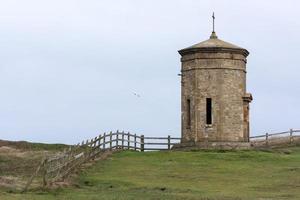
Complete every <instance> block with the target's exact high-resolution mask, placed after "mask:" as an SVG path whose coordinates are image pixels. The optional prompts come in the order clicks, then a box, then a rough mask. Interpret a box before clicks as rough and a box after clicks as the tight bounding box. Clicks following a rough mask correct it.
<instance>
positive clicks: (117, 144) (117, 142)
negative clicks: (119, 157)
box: [116, 130, 119, 149]
mask: <svg viewBox="0 0 300 200" xmlns="http://www.w3.org/2000/svg"><path fill="white" fill-rule="evenodd" d="M116 148H117V149H118V148H119V131H118V130H117V137H116Z"/></svg>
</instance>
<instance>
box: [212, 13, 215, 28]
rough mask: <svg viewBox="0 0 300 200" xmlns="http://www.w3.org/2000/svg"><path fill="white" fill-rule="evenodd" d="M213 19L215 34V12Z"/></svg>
mask: <svg viewBox="0 0 300 200" xmlns="http://www.w3.org/2000/svg"><path fill="white" fill-rule="evenodd" d="M212 18H213V31H212V32H215V12H213V15H212Z"/></svg>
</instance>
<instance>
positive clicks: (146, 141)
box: [23, 129, 300, 191]
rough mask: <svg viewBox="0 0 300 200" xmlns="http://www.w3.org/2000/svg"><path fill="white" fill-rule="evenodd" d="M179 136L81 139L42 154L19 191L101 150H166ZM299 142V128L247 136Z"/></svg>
mask: <svg viewBox="0 0 300 200" xmlns="http://www.w3.org/2000/svg"><path fill="white" fill-rule="evenodd" d="M180 140H181V138H178V137H171V136H170V135H168V136H167V137H145V136H144V135H136V134H131V133H129V132H127V133H125V132H124V131H123V132H119V131H116V132H109V133H104V134H101V135H99V136H97V137H95V138H92V139H90V140H86V141H82V142H81V143H78V144H77V145H73V146H70V147H69V148H68V149H65V150H64V151H63V152H60V153H58V154H56V155H54V156H51V157H46V158H44V159H43V160H42V162H41V163H40V165H39V166H38V167H37V169H36V171H35V173H33V175H32V177H31V178H30V179H29V181H28V182H27V184H26V185H25V188H24V189H23V191H26V190H27V189H28V187H29V186H30V184H31V183H32V181H33V179H34V178H35V177H36V176H37V175H38V174H39V173H42V178H43V185H44V186H46V185H49V184H52V183H54V182H56V181H59V180H63V179H65V178H66V177H68V176H69V174H70V173H71V172H72V171H73V170H74V169H76V168H77V167H78V166H80V165H81V164H83V163H85V162H87V161H89V160H91V159H94V158H95V156H97V155H98V154H101V153H103V152H105V151H113V150H124V149H131V150H135V151H141V152H143V151H154V150H170V149H171V148H172V146H173V145H175V144H178V143H179V142H180ZM295 141H297V142H298V141H299V143H300V130H293V129H290V130H289V131H285V132H279V133H272V134H269V133H266V134H264V135H257V136H251V137H250V143H251V145H252V146H271V145H273V144H276V143H289V144H292V143H294V142H295Z"/></svg>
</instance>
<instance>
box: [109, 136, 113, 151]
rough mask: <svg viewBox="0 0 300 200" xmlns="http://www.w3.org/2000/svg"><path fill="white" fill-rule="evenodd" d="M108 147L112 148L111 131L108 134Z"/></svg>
mask: <svg viewBox="0 0 300 200" xmlns="http://www.w3.org/2000/svg"><path fill="white" fill-rule="evenodd" d="M109 149H110V150H111V149H112V132H110V135H109Z"/></svg>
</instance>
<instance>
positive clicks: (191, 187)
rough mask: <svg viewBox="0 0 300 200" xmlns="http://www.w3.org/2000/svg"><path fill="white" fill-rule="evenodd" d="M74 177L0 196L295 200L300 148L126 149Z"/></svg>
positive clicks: (298, 187)
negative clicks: (64, 184)
mask: <svg viewBox="0 0 300 200" xmlns="http://www.w3.org/2000/svg"><path fill="white" fill-rule="evenodd" d="M1 162H2V160H1V157H0V165H1ZM3 174H5V172H3V171H2V172H1V175H3ZM73 179H74V180H73V181H72V185H70V186H68V187H64V188H57V189H47V190H41V189H38V190H33V191H29V192H28V193H26V194H19V193H15V192H11V190H8V189H7V188H2V189H0V199H1V200H6V199H7V200H15V199H22V200H23V199H28V200H29V199H30V200H32V199H33V200H34V199H43V200H44V199H45V200H48V199H68V200H69V199H75V200H76V199H78V200H79V199H80V200H81V199H84V200H92V199H93V200H94V199H205V200H208V199H216V200H221V199H222V200H223V199H228V200H229V199H230V200H232V199H243V200H244V199H246V200H248V199H249V200H250V199H251V200H252V199H262V200H263V199H295V200H296V199H300V147H291V148H288V149H277V150H272V151H224V152H222V151H194V152H193V151H192V152H144V153H141V152H132V151H124V152H119V153H115V154H113V155H112V156H111V157H109V158H108V159H107V160H104V161H103V160H102V161H97V162H95V163H94V165H91V166H90V167H86V169H85V170H83V171H81V172H80V173H79V175H78V176H76V177H75V178H73Z"/></svg>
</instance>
